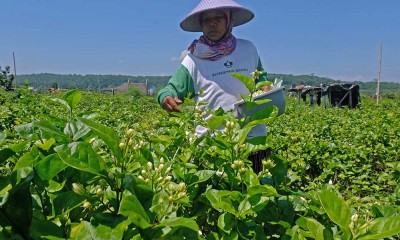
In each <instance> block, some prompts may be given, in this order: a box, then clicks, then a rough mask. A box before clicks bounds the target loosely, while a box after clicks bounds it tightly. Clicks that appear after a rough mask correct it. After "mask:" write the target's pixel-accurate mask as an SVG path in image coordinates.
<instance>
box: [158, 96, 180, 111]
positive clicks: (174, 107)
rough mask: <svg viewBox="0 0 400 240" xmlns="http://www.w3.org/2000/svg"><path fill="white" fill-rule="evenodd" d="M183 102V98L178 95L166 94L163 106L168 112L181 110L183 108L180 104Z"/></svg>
mask: <svg viewBox="0 0 400 240" xmlns="http://www.w3.org/2000/svg"><path fill="white" fill-rule="evenodd" d="M180 104H182V100H180V99H179V98H177V97H174V98H173V97H171V96H166V97H165V98H164V99H163V100H162V104H161V105H162V108H163V109H164V110H165V111H167V112H180V111H181V109H180V108H179V106H178V105H180Z"/></svg>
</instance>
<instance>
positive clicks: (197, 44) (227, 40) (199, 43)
mask: <svg viewBox="0 0 400 240" xmlns="http://www.w3.org/2000/svg"><path fill="white" fill-rule="evenodd" d="M222 12H224V14H225V16H226V24H227V26H226V27H227V30H226V33H225V37H224V38H222V39H221V40H219V41H218V42H214V41H211V40H210V39H208V38H207V37H206V36H204V35H202V36H201V37H200V38H199V39H196V40H194V41H193V42H192V44H191V45H190V47H189V48H188V50H189V51H190V52H191V53H192V54H193V55H195V56H196V57H199V58H204V59H208V60H210V61H216V60H218V59H220V58H222V57H223V56H227V55H229V54H231V53H232V52H233V50H235V48H236V38H235V37H234V36H233V35H232V29H233V26H232V21H231V14H230V11H229V9H222Z"/></svg>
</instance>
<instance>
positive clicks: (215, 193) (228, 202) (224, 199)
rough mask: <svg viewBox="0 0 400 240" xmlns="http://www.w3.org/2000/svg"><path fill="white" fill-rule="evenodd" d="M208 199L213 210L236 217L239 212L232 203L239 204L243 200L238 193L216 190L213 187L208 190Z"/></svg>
mask: <svg viewBox="0 0 400 240" xmlns="http://www.w3.org/2000/svg"><path fill="white" fill-rule="evenodd" d="M206 197H207V199H208V200H209V201H210V203H211V205H212V206H213V208H215V209H217V210H222V211H226V212H229V213H232V214H234V215H235V216H236V215H237V210H236V209H235V207H234V205H233V203H232V201H237V202H239V201H241V200H242V198H243V197H242V195H241V193H239V192H237V191H227V190H215V189H211V187H210V188H208V189H207V190H206Z"/></svg>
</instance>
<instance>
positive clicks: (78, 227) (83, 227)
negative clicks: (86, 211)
mask: <svg viewBox="0 0 400 240" xmlns="http://www.w3.org/2000/svg"><path fill="white" fill-rule="evenodd" d="M70 238H73V239H74V240H85V239H98V238H97V234H96V230H95V229H94V226H93V225H92V224H90V223H89V222H86V221H82V222H80V223H79V224H73V225H72V227H71V233H70Z"/></svg>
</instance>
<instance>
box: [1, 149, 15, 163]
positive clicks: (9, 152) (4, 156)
mask: <svg viewBox="0 0 400 240" xmlns="http://www.w3.org/2000/svg"><path fill="white" fill-rule="evenodd" d="M14 154H15V152H14V151H13V150H11V149H9V148H5V149H1V150H0V163H2V162H4V161H5V160H7V159H8V158H10V157H11V156H13V155H14Z"/></svg>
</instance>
